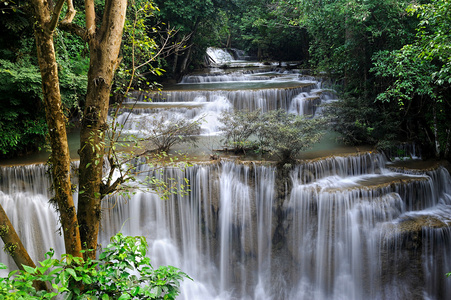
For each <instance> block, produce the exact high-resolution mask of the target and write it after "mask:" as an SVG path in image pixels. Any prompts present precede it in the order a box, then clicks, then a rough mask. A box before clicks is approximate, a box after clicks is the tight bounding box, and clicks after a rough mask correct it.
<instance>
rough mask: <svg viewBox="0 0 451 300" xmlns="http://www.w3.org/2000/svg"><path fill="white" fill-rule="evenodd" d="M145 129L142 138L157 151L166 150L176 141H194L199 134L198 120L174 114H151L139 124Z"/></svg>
mask: <svg viewBox="0 0 451 300" xmlns="http://www.w3.org/2000/svg"><path fill="white" fill-rule="evenodd" d="M141 126H143V127H144V128H146V129H145V131H144V132H143V139H144V140H147V141H150V142H151V143H152V144H153V145H154V146H155V147H156V148H157V151H158V152H168V151H169V150H170V148H172V147H173V146H174V145H176V144H178V143H185V142H190V143H195V142H196V141H197V139H198V135H199V134H200V123H199V121H192V120H187V119H184V118H177V117H176V116H164V115H159V116H153V118H151V119H146V121H145V122H144V124H141Z"/></svg>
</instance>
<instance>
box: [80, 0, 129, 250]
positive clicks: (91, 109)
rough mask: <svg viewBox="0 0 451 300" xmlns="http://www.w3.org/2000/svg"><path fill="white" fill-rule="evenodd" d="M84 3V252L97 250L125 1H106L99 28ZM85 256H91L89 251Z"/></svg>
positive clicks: (91, 5)
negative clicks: (86, 63)
mask: <svg viewBox="0 0 451 300" xmlns="http://www.w3.org/2000/svg"><path fill="white" fill-rule="evenodd" d="M85 3H86V26H87V33H88V44H89V50H90V66H89V72H88V90H87V96H86V106H85V109H84V114H83V119H82V128H81V135H80V147H81V148H80V150H79V155H80V169H79V172H80V178H79V184H80V195H79V198H78V221H79V224H80V233H81V240H82V242H83V247H84V248H86V249H96V248H97V237H98V233H99V225H100V217H101V199H102V197H103V196H104V189H103V188H102V186H103V183H102V175H103V174H102V169H103V156H104V153H105V131H106V130H107V128H108V125H107V114H108V106H109V97H110V89H111V84H112V81H113V76H114V72H115V70H116V68H117V66H118V64H119V61H118V56H119V50H120V46H121V41H122V31H123V28H124V22H125V12H126V8H127V1H126V0H110V1H106V3H105V8H104V15H103V20H102V24H101V26H100V28H97V26H96V23H95V21H96V20H95V17H96V16H95V12H94V1H93V0H87V1H85ZM88 255H91V256H93V257H94V256H95V252H93V251H91V252H89V253H88Z"/></svg>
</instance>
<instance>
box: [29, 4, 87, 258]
mask: <svg viewBox="0 0 451 300" xmlns="http://www.w3.org/2000/svg"><path fill="white" fill-rule="evenodd" d="M31 3H32V5H33V17H34V21H35V23H34V24H35V26H34V31H35V39H36V47H37V54H38V62H39V68H40V70H41V77H42V92H43V96H44V97H43V98H44V107H45V113H46V121H47V126H48V129H49V137H50V146H51V149H52V155H51V163H52V177H53V189H54V200H55V203H56V204H57V207H58V211H59V214H60V221H61V226H62V229H63V230H62V231H63V235H64V244H65V247H66V252H67V253H69V254H71V255H73V256H80V250H81V240H80V232H79V228H78V220H77V214H76V210H75V206H74V201H73V198H72V184H71V178H70V174H71V172H70V171H71V167H70V155H69V146H68V143H67V135H66V117H65V116H64V113H63V109H62V103H61V94H60V86H59V78H58V65H57V63H56V56H55V48H54V44H53V32H54V30H55V28H56V20H55V18H56V19H57V18H58V16H59V14H60V11H61V8H62V6H63V3H64V1H59V2H58V3H57V4H56V6H55V7H53V6H52V4H51V2H50V1H46V0H33V1H31ZM52 15H53V18H52Z"/></svg>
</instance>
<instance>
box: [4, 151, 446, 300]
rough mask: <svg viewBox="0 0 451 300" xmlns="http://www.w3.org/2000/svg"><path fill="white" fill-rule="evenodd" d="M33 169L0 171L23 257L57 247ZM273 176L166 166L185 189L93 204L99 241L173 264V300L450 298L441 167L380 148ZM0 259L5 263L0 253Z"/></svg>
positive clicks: (271, 171) (268, 171) (261, 169)
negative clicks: (176, 284)
mask: <svg viewBox="0 0 451 300" xmlns="http://www.w3.org/2000/svg"><path fill="white" fill-rule="evenodd" d="M387 166H389V168H387ZM140 171H141V172H142V171H145V170H144V169H141V170H140ZM45 172H46V167H44V166H42V165H36V166H15V167H1V168H0V191H1V192H0V203H1V204H2V205H3V206H4V207H5V209H6V210H7V213H8V215H10V218H11V221H12V222H13V223H14V224H15V226H17V228H19V229H18V232H19V235H20V236H21V237H22V238H23V239H24V244H25V246H26V247H27V248H28V249H30V250H31V251H30V252H31V253H32V257H33V259H42V257H41V256H42V253H45V252H46V251H47V250H48V249H49V248H50V247H52V248H55V249H56V250H57V252H58V253H61V252H62V251H63V247H64V246H63V241H62V238H61V236H59V234H58V224H57V214H56V212H55V210H54V209H53V207H51V206H50V205H49V204H48V199H49V198H50V197H51V195H50V193H49V190H48V188H49V182H48V179H47V177H46V175H45ZM149 172H152V170H149ZM144 173H145V172H144ZM278 174H279V175H278ZM146 175H149V174H143V176H146ZM150 175H151V174H150ZM278 176H280V173H279V172H278V171H277V169H276V167H275V166H273V165H271V164H269V163H266V164H265V163H239V162H234V161H228V160H221V161H216V162H212V163H199V164H196V165H194V166H192V167H189V168H187V169H185V170H183V169H179V168H176V167H171V168H166V169H165V171H164V177H165V178H176V179H177V180H180V182H184V181H183V180H184V179H183V178H185V177H186V178H187V179H188V180H189V183H190V186H189V190H190V191H189V192H188V193H187V194H186V195H184V196H183V197H182V195H179V194H173V195H171V196H170V197H169V199H167V200H161V199H160V198H159V196H158V195H157V194H155V193H149V192H137V193H136V194H135V195H131V198H130V199H128V198H123V197H120V196H111V197H109V198H108V199H105V200H104V201H103V204H102V205H103V206H102V208H103V210H102V226H101V228H102V229H101V233H100V237H99V241H100V243H102V244H103V245H106V244H107V243H108V239H109V237H110V236H112V235H114V234H115V233H116V232H118V231H122V232H123V233H124V234H128V235H144V236H146V237H147V239H148V242H149V253H148V255H149V256H150V257H151V259H152V264H153V265H154V266H158V265H160V264H171V265H175V266H177V267H179V268H181V269H182V270H183V271H185V272H186V273H188V274H189V275H190V276H191V277H192V278H193V279H194V281H189V280H185V281H184V282H183V284H182V294H181V296H180V297H179V299H220V300H226V299H243V300H244V299H267V300H269V299H326V300H327V299H364V298H368V299H445V298H446V297H447V296H448V295H449V294H450V292H451V283H450V281H449V280H448V279H447V278H446V277H445V276H444V273H446V272H449V271H450V270H451V251H450V250H451V240H450V234H451V232H450V228H451V227H450V225H451V218H450V215H451V178H450V175H449V173H448V171H447V170H446V169H444V168H442V167H438V168H436V169H430V170H425V171H422V170H408V169H396V168H393V167H391V166H390V165H387V162H386V161H385V159H384V156H383V155H380V154H377V153H362V154H359V155H347V156H337V157H328V158H324V159H316V160H311V161H304V162H300V163H299V164H297V165H296V166H294V167H293V169H292V170H291V171H290V172H289V175H288V176H289V177H288V178H286V179H284V178H280V177H278ZM36 237H38V238H36ZM0 259H1V261H3V262H7V263H8V264H10V265H11V264H12V262H11V261H9V259H8V258H7V257H6V254H4V253H2V254H0Z"/></svg>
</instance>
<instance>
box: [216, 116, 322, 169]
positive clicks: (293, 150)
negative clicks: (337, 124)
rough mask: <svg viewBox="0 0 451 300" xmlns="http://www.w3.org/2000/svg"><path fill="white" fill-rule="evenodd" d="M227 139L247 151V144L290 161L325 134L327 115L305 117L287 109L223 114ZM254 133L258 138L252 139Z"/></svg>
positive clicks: (229, 142)
mask: <svg viewBox="0 0 451 300" xmlns="http://www.w3.org/2000/svg"><path fill="white" fill-rule="evenodd" d="M221 121H222V122H223V124H224V126H223V127H221V130H223V131H224V134H225V137H226V138H225V141H226V143H228V144H229V145H231V146H233V147H234V149H235V151H245V150H246V149H249V148H248V147H251V148H254V149H257V150H259V151H262V152H269V153H270V154H271V155H275V156H277V157H278V158H279V159H280V161H281V162H283V163H287V162H289V161H292V160H294V159H295V156H296V155H297V154H298V153H299V152H301V151H304V150H306V149H308V148H310V147H311V146H312V145H313V144H315V143H317V142H319V140H320V139H321V137H322V136H323V133H324V132H323V130H322V129H323V125H324V124H325V123H326V120H325V119H324V118H306V117H304V116H298V115H295V114H289V113H287V112H286V111H285V110H274V111H269V112H266V113H264V114H262V113H261V112H260V111H254V112H241V111H237V112H234V113H233V114H228V115H227V114H224V115H223V116H222V118H221ZM251 137H254V138H256V140H257V141H253V142H252V141H250V138H251Z"/></svg>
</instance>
